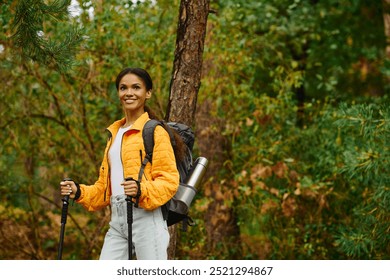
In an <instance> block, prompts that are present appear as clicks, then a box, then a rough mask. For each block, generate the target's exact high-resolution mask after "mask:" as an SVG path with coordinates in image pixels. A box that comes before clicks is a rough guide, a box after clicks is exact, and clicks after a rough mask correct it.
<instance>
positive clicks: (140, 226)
mask: <svg viewBox="0 0 390 280" xmlns="http://www.w3.org/2000/svg"><path fill="white" fill-rule="evenodd" d="M125 199H126V195H118V196H115V197H111V221H110V228H109V230H108V232H107V234H106V236H105V238H104V244H103V248H102V252H101V254H100V259H101V260H127V259H128V241H127V236H128V226H127V203H126V200H125ZM132 232H133V234H132V238H133V240H132V241H133V252H134V250H135V255H136V256H137V259H138V260H166V259H167V249H168V244H169V232H168V227H167V223H166V221H165V220H164V219H163V216H162V212H161V208H157V209H155V210H153V211H146V210H143V209H141V208H135V207H133V224H132Z"/></svg>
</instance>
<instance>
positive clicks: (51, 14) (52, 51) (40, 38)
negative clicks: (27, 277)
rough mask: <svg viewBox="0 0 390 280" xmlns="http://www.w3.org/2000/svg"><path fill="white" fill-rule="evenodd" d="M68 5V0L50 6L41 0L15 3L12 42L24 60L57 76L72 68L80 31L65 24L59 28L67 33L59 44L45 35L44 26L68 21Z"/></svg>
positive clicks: (79, 40) (58, 1)
mask: <svg viewBox="0 0 390 280" xmlns="http://www.w3.org/2000/svg"><path fill="white" fill-rule="evenodd" d="M69 4H70V0H56V1H54V2H53V3H51V4H45V3H44V2H43V1H42V0H20V1H19V2H18V4H17V6H16V12H15V19H14V24H13V30H15V32H14V34H13V36H12V39H13V41H14V44H15V47H16V48H18V49H19V51H20V54H21V56H22V58H23V59H31V60H33V61H35V62H37V63H39V64H42V65H45V66H47V67H49V68H53V69H55V70H56V71H58V72H60V73H65V72H67V71H68V70H69V69H70V68H71V67H72V66H73V64H74V60H73V57H74V55H75V53H76V52H77V47H78V45H79V44H80V42H81V40H82V37H81V33H80V30H79V29H78V28H77V27H75V26H71V25H70V23H69V24H66V22H65V24H64V25H62V26H61V29H62V30H64V29H65V30H66V29H67V30H68V31H66V32H65V36H64V39H63V40H62V41H54V40H52V39H51V38H49V37H48V36H47V35H46V34H45V32H44V31H45V30H44V23H46V22H47V20H48V19H51V20H54V21H65V20H68V19H69V12H68V9H67V8H68V6H69ZM62 30H61V32H62Z"/></svg>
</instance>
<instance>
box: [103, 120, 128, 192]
mask: <svg viewBox="0 0 390 280" xmlns="http://www.w3.org/2000/svg"><path fill="white" fill-rule="evenodd" d="M130 128H131V126H128V127H125V128H122V127H121V128H119V130H118V133H117V135H116V136H115V139H114V141H113V143H112V145H111V147H110V151H109V152H108V156H109V159H110V165H111V166H110V167H111V191H112V196H117V195H120V194H124V193H125V191H124V189H123V186H122V185H121V184H122V183H123V181H124V180H125V178H124V177H123V165H122V155H121V151H122V139H123V134H125V133H126V131H128V130H129V129H130Z"/></svg>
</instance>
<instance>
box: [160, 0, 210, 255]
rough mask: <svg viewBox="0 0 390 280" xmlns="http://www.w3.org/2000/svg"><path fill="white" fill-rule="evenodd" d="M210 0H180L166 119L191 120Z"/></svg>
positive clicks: (172, 246) (172, 250) (173, 239)
mask: <svg viewBox="0 0 390 280" xmlns="http://www.w3.org/2000/svg"><path fill="white" fill-rule="evenodd" d="M209 6H210V0H182V1H181V2H180V10H179V21H178V27H177V37H176V49H175V58H174V62H173V70H172V79H171V86H170V93H169V103H168V108H167V116H166V117H165V119H166V120H167V121H175V122H181V123H184V124H186V125H188V126H192V125H193V124H194V118H195V111H196V101H197V96H198V91H199V88H200V79H201V74H202V62H203V57H202V56H203V49H204V40H205V36H206V25H207V17H208V14H209ZM169 233H170V235H171V239H170V244H169V248H168V258H169V259H174V258H175V251H176V241H177V232H176V226H171V227H170V228H169Z"/></svg>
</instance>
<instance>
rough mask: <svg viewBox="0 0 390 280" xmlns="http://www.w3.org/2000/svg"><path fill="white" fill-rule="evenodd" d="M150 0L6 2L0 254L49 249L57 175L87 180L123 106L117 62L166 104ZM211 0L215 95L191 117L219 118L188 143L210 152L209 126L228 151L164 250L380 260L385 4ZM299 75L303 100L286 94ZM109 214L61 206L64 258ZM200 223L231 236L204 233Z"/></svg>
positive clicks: (167, 17) (82, 255) (205, 89)
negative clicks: (137, 70)
mask: <svg viewBox="0 0 390 280" xmlns="http://www.w3.org/2000/svg"><path fill="white" fill-rule="evenodd" d="M154 2H156V1H143V2H139V3H137V4H134V3H133V2H132V1H122V0H117V1H103V2H101V3H100V4H99V5H97V4H95V3H93V2H85V1H79V4H80V11H79V14H78V15H74V16H73V17H70V16H69V15H68V14H67V13H66V11H67V3H69V1H57V2H56V1H55V2H51V3H52V4H50V3H49V4H47V2H43V1H19V3H18V5H16V6H15V4H12V1H3V2H2V5H1V6H0V7H1V11H2V12H1V13H0V21H1V22H2V23H3V24H2V29H1V32H0V45H1V46H0V59H1V63H0V80H1V82H2V88H3V91H2V92H1V98H2V102H0V128H1V130H2V134H1V135H0V140H1V142H2V145H0V173H1V174H2V176H1V177H0V191H1V193H2V194H4V195H3V196H2V197H1V199H0V217H1V220H2V225H4V226H3V227H2V228H8V229H10V231H9V232H11V233H12V234H7V232H6V231H1V232H0V243H1V244H6V245H7V246H5V247H2V248H1V249H0V258H2V259H6V258H7V259H13V258H14V259H34V258H36V259H53V258H55V255H56V244H57V239H58V231H59V220H60V210H61V209H60V206H61V200H60V196H59V192H58V183H59V181H60V180H61V179H62V178H63V177H65V176H71V177H73V178H74V179H75V180H77V181H79V182H83V183H93V182H94V180H96V176H97V170H98V166H99V164H100V160H101V156H102V152H103V148H104V146H105V141H106V135H105V133H104V128H105V127H106V126H107V125H109V124H110V123H111V122H112V121H113V120H115V119H117V118H120V117H122V112H121V108H120V106H119V104H118V102H117V96H116V92H115V86H114V80H115V76H116V75H117V73H118V72H119V71H120V70H121V69H122V68H124V67H126V66H139V67H144V68H147V69H148V70H150V73H151V75H152V77H153V80H154V85H155V89H154V96H153V100H152V101H151V104H150V106H151V107H152V108H153V109H154V110H155V111H157V113H158V114H159V115H161V116H163V115H164V112H165V108H166V105H167V97H168V90H169V81H170V75H171V67H172V62H173V52H174V42H175V34H176V28H177V24H176V23H177V12H178V4H179V3H178V2H179V1H174V3H173V4H172V1H168V0H166V1H165V0H163V1H157V2H156V3H154ZM3 3H4V4H3ZM25 3H30V6H29V8H28V9H27V8H26V9H25V10H26V13H25V14H23V13H19V12H18V11H22V10H19V9H20V7H21V6H19V5H23V4H25ZM45 3H46V4H45ZM91 8H93V14H91ZM211 8H213V9H216V14H210V15H209V26H208V34H207V37H206V44H205V53H204V68H203V73H202V74H203V79H202V87H201V89H200V94H199V99H198V105H199V108H200V109H202V106H206V105H208V104H211V105H209V107H207V108H210V109H209V110H206V111H207V112H206V113H204V114H203V115H198V116H199V118H203V119H204V118H209V119H210V120H211V121H214V120H217V121H216V122H215V123H212V124H210V127H204V128H203V127H197V129H198V131H200V132H199V133H200V134H199V135H198V139H197V141H198V143H200V142H202V143H206V146H207V148H208V150H207V151H203V150H199V152H200V153H205V155H206V156H210V158H211V157H213V156H215V155H214V154H213V153H215V151H214V149H213V147H216V146H218V145H220V144H221V143H214V142H212V140H213V139H215V138H212V137H209V136H210V135H213V134H218V135H219V137H220V138H218V139H223V143H224V145H225V146H223V148H226V149H225V150H223V152H224V153H225V155H226V158H228V160H227V161H226V162H223V163H221V165H220V166H221V168H220V169H219V170H216V171H215V173H213V174H211V175H210V177H209V178H206V180H205V184H204V185H208V186H210V187H209V188H204V189H201V190H200V192H199V194H198V199H197V200H196V202H195V204H194V206H193V208H192V213H191V214H192V216H193V217H194V219H195V221H196V224H197V225H196V226H195V227H192V228H189V232H187V233H183V232H180V233H179V241H178V251H177V254H176V257H177V258H178V259H231V258H237V256H238V257H240V258H241V259H388V258H389V251H390V249H389V245H388V244H390V242H389V237H388V236H390V235H389V216H388V212H389V177H388V176H389V175H388V174H390V173H389V167H388V166H389V164H388V158H389V148H388V147H389V143H388V139H389V135H388V134H389V109H388V103H389V100H388V97H386V95H385V94H384V93H387V91H388V80H387V77H388V73H389V71H388V69H390V67H389V65H388V64H389V63H388V60H386V59H385V58H384V48H385V41H386V38H385V36H384V34H385V33H384V30H383V22H382V18H383V17H382V8H381V5H378V1H352V0H342V1H333V0H332V1H309V0H294V1H287V0H286V1H285V0H283V1H275V0H262V1H242V0H226V1H225V0H224V1H212V3H211ZM45 9H46V10H45ZM32 11H36V13H33V12H32ZM61 12H62V13H61ZM63 12H65V13H63ZM11 23H12V24H13V25H12V24H11ZM23 24H25V25H23ZM74 26H77V27H74ZM19 30H20V31H19ZM22 30H24V31H23V32H25V33H22ZM74 30H76V31H77V32H79V31H80V30H82V34H84V37H80V35H81V33H78V35H74V36H73V35H70V34H74V33H72V32H73V31H74ZM37 31H43V32H44V36H39V35H38V34H41V33H37ZM19 32H20V33H19ZM22 34H25V35H23V36H27V37H24V38H30V39H28V40H26V39H23V40H21V39H20V38H21V37H18V36H21V35H22ZM18 38H19V39H18ZM66 38H68V39H66ZM81 39H83V40H82V41H80V40H81ZM16 43H17V44H16ZM68 43H69V44H68ZM15 44H16V45H15ZM73 46H74V47H76V48H73ZM15 51H17V52H20V53H22V54H23V53H24V54H25V55H26V56H28V57H30V58H32V59H33V61H31V60H30V59H28V60H24V59H20V58H19V57H18V56H15V55H14V52H15ZM71 62H74V64H72V65H73V66H72V67H70V68H69V66H70V63H71ZM65 69H67V71H66V74H65V71H63V70H65ZM57 70H60V71H57ZM302 87H303V88H304V90H305V94H306V99H305V100H304V107H300V104H298V102H297V100H296V95H297V91H298V90H299V89H301V88H302ZM340 100H344V101H345V103H343V105H341V106H339V105H338V103H339V101H340ZM302 110H303V111H302ZM200 111H201V110H200ZM300 118H303V125H302V126H298V125H297V123H298V120H299V119H300ZM203 129H204V130H203ZM204 131H206V132H204ZM209 139H211V140H209ZM215 149H216V148H215ZM213 160H214V161H218V160H220V159H219V158H218V156H215V157H213ZM216 200H217V201H218V202H221V203H220V205H218V207H219V208H218V207H216V206H215V204H213V203H214V202H215V201H216ZM212 206H213V207H215V208H213V207H212ZM108 219H109V213H108V212H98V213H92V214H91V213H87V212H86V211H85V210H84V209H82V208H81V207H80V206H79V205H77V204H75V205H74V206H72V207H70V217H69V219H68V221H69V223H68V224H67V238H66V244H65V251H64V258H66V259H95V258H97V257H98V255H99V252H100V248H101V244H102V241H103V240H102V239H103V234H102V232H104V231H105V229H106V227H107V222H108ZM211 220H212V221H213V222H214V220H216V224H218V223H219V224H218V226H221V224H222V227H223V226H224V225H226V224H237V225H238V226H239V230H240V232H238V233H236V234H237V235H234V236H231V237H230V238H231V239H221V240H219V241H218V242H215V243H213V242H211V241H212V240H211V239H213V238H216V237H215V235H214V230H215V228H212V227H210V224H211V223H210V221H211ZM224 223H225V224H224ZM15 232H16V233H18V234H17V235H15V234H14V233H15ZM228 237H229V236H228ZM26 238H28V240H31V246H30V247H29V249H25V246H23V245H24V244H22V242H20V240H25V239H26ZM21 248H23V249H21Z"/></svg>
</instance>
